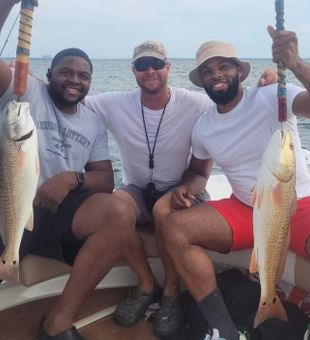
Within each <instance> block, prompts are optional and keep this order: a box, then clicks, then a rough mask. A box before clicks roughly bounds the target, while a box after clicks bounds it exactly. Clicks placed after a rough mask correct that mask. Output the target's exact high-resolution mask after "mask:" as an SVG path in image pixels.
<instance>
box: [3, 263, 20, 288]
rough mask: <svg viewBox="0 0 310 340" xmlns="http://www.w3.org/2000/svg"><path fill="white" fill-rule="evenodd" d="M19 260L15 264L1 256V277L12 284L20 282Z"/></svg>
mask: <svg viewBox="0 0 310 340" xmlns="http://www.w3.org/2000/svg"><path fill="white" fill-rule="evenodd" d="M18 268H19V266H18V262H16V263H15V264H13V263H8V262H6V261H4V260H3V257H1V258H0V279H1V280H4V281H7V282H9V283H12V284H16V283H18V282H19V270H18Z"/></svg>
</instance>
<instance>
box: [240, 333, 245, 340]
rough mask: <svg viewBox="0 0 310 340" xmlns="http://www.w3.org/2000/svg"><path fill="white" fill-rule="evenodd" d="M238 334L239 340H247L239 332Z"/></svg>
mask: <svg viewBox="0 0 310 340" xmlns="http://www.w3.org/2000/svg"><path fill="white" fill-rule="evenodd" d="M239 334H240V336H239V340H247V337H246V336H245V335H244V334H242V333H240V332H239Z"/></svg>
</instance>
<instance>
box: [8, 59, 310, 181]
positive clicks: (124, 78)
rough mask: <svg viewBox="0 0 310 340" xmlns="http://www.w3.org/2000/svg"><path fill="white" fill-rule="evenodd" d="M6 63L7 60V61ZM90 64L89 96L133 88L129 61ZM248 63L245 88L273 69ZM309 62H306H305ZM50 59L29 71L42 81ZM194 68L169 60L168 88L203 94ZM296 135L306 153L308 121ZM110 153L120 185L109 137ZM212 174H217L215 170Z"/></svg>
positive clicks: (185, 62)
mask: <svg viewBox="0 0 310 340" xmlns="http://www.w3.org/2000/svg"><path fill="white" fill-rule="evenodd" d="M7 61H9V60H7ZM92 61H93V66H94V74H93V81H92V86H91V89H90V94H96V93H100V92H105V91H115V90H130V89H133V88H136V87H137V84H136V81H135V78H134V76H133V73H132V71H131V63H130V60H129V59H95V60H92ZM247 61H249V62H250V63H251V72H250V74H249V76H248V78H247V79H246V81H245V85H253V84H256V83H257V81H258V79H259V76H260V75H261V74H262V72H263V71H264V70H266V69H268V68H276V65H275V64H274V63H273V62H272V60H271V59H248V60H247ZM307 61H308V62H310V60H307ZM50 62H51V60H50V59H31V60H30V69H31V71H32V73H33V75H35V76H36V77H38V78H41V79H43V80H45V79H46V76H45V75H46V71H47V69H48V67H49V66H50ZM194 66H195V60H194V59H171V69H170V74H169V81H168V83H169V84H170V85H172V86H179V87H184V88H186V89H189V90H193V91H203V90H201V89H199V88H197V87H196V86H195V85H193V84H192V83H191V82H190V81H189V79H188V73H189V71H190V70H191V69H192V68H193V67H194ZM287 81H288V82H292V83H294V84H297V85H300V82H299V81H297V80H296V78H295V77H294V75H293V74H292V73H291V72H290V71H288V72H287ZM299 132H300V136H301V141H302V145H303V146H304V147H305V148H308V149H310V120H307V119H303V118H301V119H299ZM109 145H110V152H111V157H112V162H113V168H114V172H115V181H116V185H117V186H118V185H119V184H120V183H121V163H120V158H119V152H118V148H117V145H116V143H115V141H114V139H113V137H112V136H109ZM214 172H220V170H219V169H218V168H217V167H216V166H215V167H214Z"/></svg>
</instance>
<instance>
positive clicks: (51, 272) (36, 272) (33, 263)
mask: <svg viewBox="0 0 310 340" xmlns="http://www.w3.org/2000/svg"><path fill="white" fill-rule="evenodd" d="M139 234H140V236H141V239H142V242H143V246H144V249H145V252H146V254H147V256H148V257H157V256H158V251H157V247H156V242H155V237H154V234H152V233H144V232H140V233H139ZM70 270H71V267H70V266H69V265H68V264H66V263H64V262H60V261H58V260H54V259H50V258H45V257H41V256H36V255H32V254H29V255H27V256H26V257H25V258H24V259H23V260H22V261H21V263H20V270H19V275H20V281H21V283H22V284H24V285H25V286H27V287H28V286H31V285H33V284H35V283H39V282H42V281H45V280H48V279H51V278H53V277H56V276H59V275H63V274H66V273H68V272H70Z"/></svg>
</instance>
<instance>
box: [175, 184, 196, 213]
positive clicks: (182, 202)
mask: <svg viewBox="0 0 310 340" xmlns="http://www.w3.org/2000/svg"><path fill="white" fill-rule="evenodd" d="M194 199H195V196H193V195H191V194H190V193H189V191H188V187H187V185H180V186H178V187H177V188H176V189H175V191H174V192H172V195H171V205H172V207H173V208H174V209H177V210H178V209H184V208H190V207H191V206H192V200H194Z"/></svg>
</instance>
